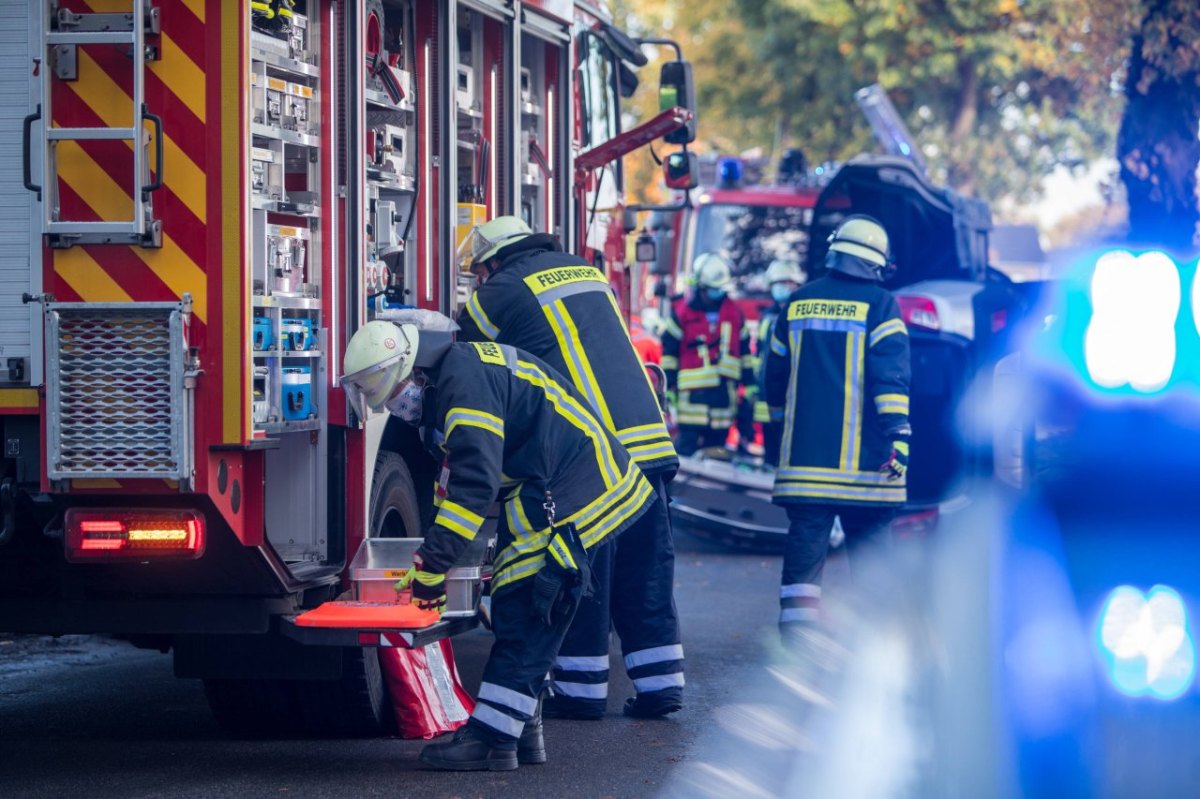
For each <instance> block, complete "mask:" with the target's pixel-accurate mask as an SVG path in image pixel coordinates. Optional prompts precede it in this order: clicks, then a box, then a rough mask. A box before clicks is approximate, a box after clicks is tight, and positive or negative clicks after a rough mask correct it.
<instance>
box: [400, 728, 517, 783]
mask: <svg viewBox="0 0 1200 799" xmlns="http://www.w3.org/2000/svg"><path fill="white" fill-rule="evenodd" d="M421 762H422V763H424V764H425V765H427V766H431V767H432V768H435V769H440V770H442V771H512V770H513V769H515V768H516V767H517V750H515V749H497V748H496V747H495V745H494V744H493V742H492V741H491V740H490V739H489V738H488V737H487V736H486V733H483V732H481V731H480V730H479V729H478V728H476V727H475V726H474V725H473V724H470V723H468V724H466V725H464V726H462V727H459V729H458V732H456V733H454V739H453V740H451V741H450V742H449V743H444V744H429V745H428V746H426V747H425V748H424V749H422V750H421Z"/></svg>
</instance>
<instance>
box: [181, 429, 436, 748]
mask: <svg viewBox="0 0 1200 799" xmlns="http://www.w3.org/2000/svg"><path fill="white" fill-rule="evenodd" d="M370 520H371V526H370V531H369V532H370V535H371V536H372V537H380V538H399V537H409V536H414V535H417V534H418V533H419V531H420V529H421V526H420V525H421V516H420V512H419V511H418V506H417V495H416V488H415V486H414V484H413V479H412V474H411V473H410V472H409V469H408V466H407V465H406V464H405V463H404V460H403V459H402V458H401V457H400V456H399V455H397V454H395V453H394V452H380V453H379V457H378V458H377V459H376V461H375V476H374V479H373V481H372V483H371V514H370ZM204 694H205V696H206V697H207V698H208V704H209V707H210V708H211V709H212V713H213V717H214V718H215V719H216V721H217V724H218V725H220V727H221V728H222V729H223V730H225V731H226V732H227V733H229V734H231V735H234V736H240V737H253V738H261V737H268V736H269V737H294V736H296V735H312V736H321V737H341V738H360V737H370V736H377V735H386V734H389V733H391V732H393V731H394V729H395V717H394V716H393V714H392V705H391V698H390V697H389V696H388V692H387V686H386V684H385V682H384V679H383V672H382V670H381V668H380V665H379V653H378V650H376V649H374V648H371V647H346V648H344V649H342V676H341V678H340V679H337V680H283V679H275V680H272V679H262V680H205V681H204Z"/></svg>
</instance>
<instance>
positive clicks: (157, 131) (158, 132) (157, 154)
mask: <svg viewBox="0 0 1200 799" xmlns="http://www.w3.org/2000/svg"><path fill="white" fill-rule="evenodd" d="M142 119H144V120H146V119H148V120H150V123H151V124H153V125H154V180H153V181H151V182H150V184H149V185H148V186H146V187H144V188H143V189H142V195H143V196H145V195H147V194H149V193H150V192H152V191H158V190H159V189H161V188H162V185H163V121H162V117H160V116H159V115H158V114H151V113H150V112H149V111H147V110H146V106H145V105H143V106H142Z"/></svg>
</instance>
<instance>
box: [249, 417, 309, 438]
mask: <svg viewBox="0 0 1200 799" xmlns="http://www.w3.org/2000/svg"><path fill="white" fill-rule="evenodd" d="M254 429H255V430H259V431H262V432H264V433H267V434H268V435H269V434H271V433H298V432H302V431H304V430H320V429H321V420H320V419H299V420H297V421H294V422H286V421H285V422H261V423H259V422H256V423H255V424H254Z"/></svg>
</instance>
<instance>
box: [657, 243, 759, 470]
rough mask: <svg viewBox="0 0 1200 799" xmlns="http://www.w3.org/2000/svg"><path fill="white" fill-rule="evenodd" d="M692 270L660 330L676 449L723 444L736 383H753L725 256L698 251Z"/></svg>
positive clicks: (744, 332)
mask: <svg viewBox="0 0 1200 799" xmlns="http://www.w3.org/2000/svg"><path fill="white" fill-rule="evenodd" d="M692 274H693V277H694V280H695V284H696V285H695V288H694V289H693V291H692V293H691V295H690V296H687V297H681V298H679V299H678V300H676V301H675V302H674V304H673V305H672V306H671V315H670V318H668V319H667V322H666V327H665V329H664V330H663V335H662V345H663V356H662V368H663V371H664V372H666V374H667V390H668V396H671V397H672V399H673V401H672V404H673V405H675V419H676V421H677V422H678V423H679V436H678V438H677V439H676V441H675V446H676V448H677V449H678V450H679V454H680V455H692V454H694V453H695V452H696V450H698V449H700V448H702V447H722V446H724V445H725V439H726V438H728V437H729V428H730V427H731V426H732V425H733V422H734V416H735V414H736V411H737V402H738V396H737V392H738V386H739V385H747V386H749V385H753V384H754V375H753V371H752V369H751V366H752V361H751V358H750V335H749V331H748V330H747V329H746V317H745V315H744V314H743V313H742V311H741V309H740V308H738V306H737V303H735V302H734V301H733V300H732V299H730V298H729V290H730V288H731V287H732V286H733V272H732V270H730V268H729V262H728V261H727V260H725V258H724V256H721V255H718V254H716V253H711V252H708V253H704V254H703V255H701V256H699V257H698V258H696V260H695V262H694V263H693V264H692ZM676 392H678V393H677V394H676Z"/></svg>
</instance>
